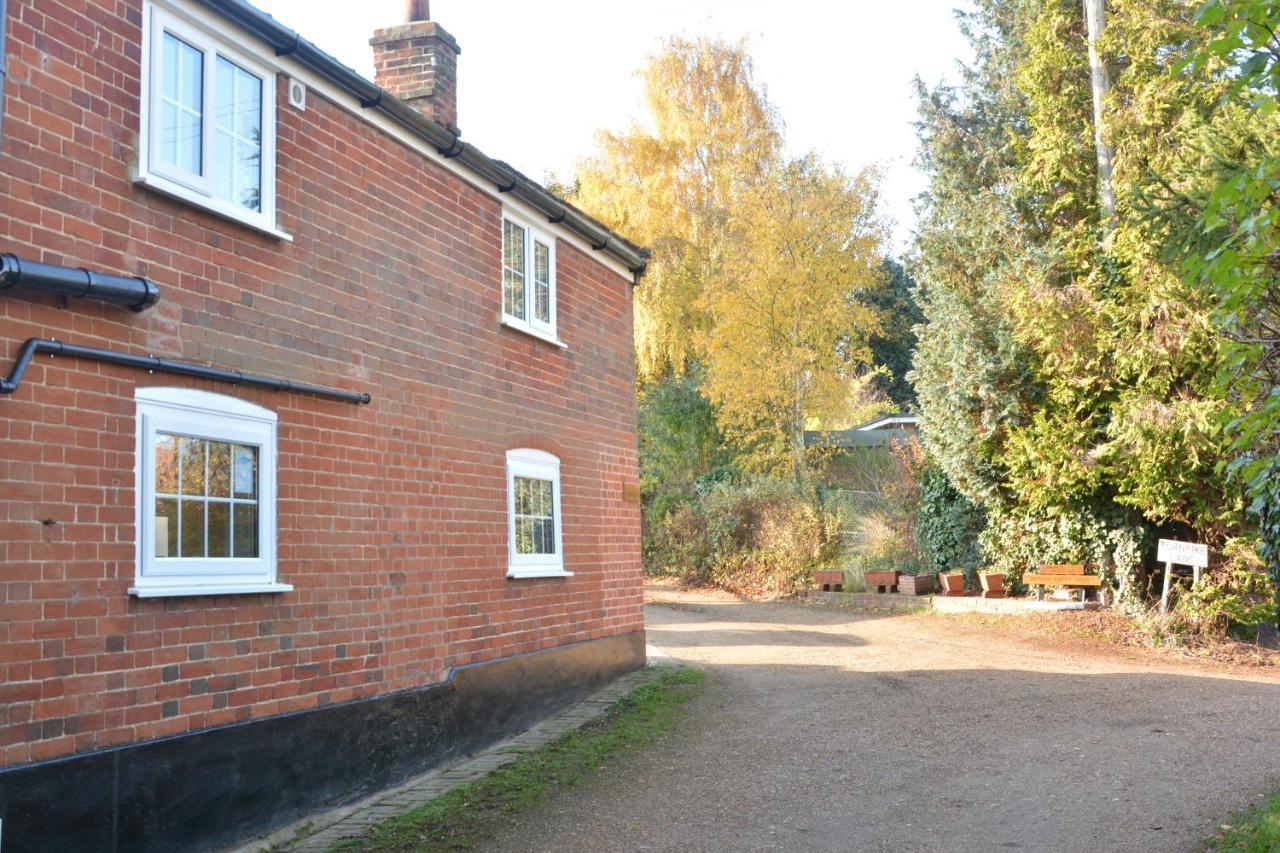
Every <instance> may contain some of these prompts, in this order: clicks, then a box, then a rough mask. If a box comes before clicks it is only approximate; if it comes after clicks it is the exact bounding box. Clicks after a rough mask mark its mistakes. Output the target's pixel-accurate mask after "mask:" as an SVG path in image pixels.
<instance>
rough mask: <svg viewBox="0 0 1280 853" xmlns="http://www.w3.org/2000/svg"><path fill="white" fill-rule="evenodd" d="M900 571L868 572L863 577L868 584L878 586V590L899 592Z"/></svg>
mask: <svg viewBox="0 0 1280 853" xmlns="http://www.w3.org/2000/svg"><path fill="white" fill-rule="evenodd" d="M899 574H900V573H899V572H866V573H864V574H863V575H862V579H863V580H864V581H866V582H867V586H873V587H875V588H876V592H897V591H898V575H899Z"/></svg>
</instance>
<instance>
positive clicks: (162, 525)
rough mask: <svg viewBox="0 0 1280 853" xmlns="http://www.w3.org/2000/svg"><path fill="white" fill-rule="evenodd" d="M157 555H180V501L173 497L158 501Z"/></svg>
mask: <svg viewBox="0 0 1280 853" xmlns="http://www.w3.org/2000/svg"><path fill="white" fill-rule="evenodd" d="M155 531H156V556H157V557H176V556H178V502H177V501H176V500H174V499H172V498H160V499H159V500H157V501H156V514H155Z"/></svg>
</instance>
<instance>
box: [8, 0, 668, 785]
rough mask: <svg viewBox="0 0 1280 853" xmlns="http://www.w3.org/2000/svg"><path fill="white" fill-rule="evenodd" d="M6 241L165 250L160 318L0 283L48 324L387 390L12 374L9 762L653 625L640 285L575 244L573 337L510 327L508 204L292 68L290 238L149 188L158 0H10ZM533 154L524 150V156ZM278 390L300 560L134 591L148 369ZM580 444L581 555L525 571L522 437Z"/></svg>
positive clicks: (96, 373)
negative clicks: (509, 460) (269, 571)
mask: <svg viewBox="0 0 1280 853" xmlns="http://www.w3.org/2000/svg"><path fill="white" fill-rule="evenodd" d="M9 14H10V22H9V45H8V47H9V55H8V65H9V76H8V81H7V84H6V98H5V102H4V104H5V112H6V115H5V121H4V126H3V127H4V138H3V140H2V142H0V200H2V202H0V251H7V252H13V253H15V254H18V255H20V256H24V257H30V258H33V259H37V260H42V261H47V262H51V263H60V264H67V265H73V266H86V267H91V268H95V269H100V270H103V271H109V272H115V273H119V274H125V275H144V276H147V277H149V278H151V279H152V280H153V281H155V282H156V283H157V284H158V285H159V286H160V288H161V295H162V298H161V302H160V304H159V305H157V306H156V307H155V308H154V309H152V310H150V311H148V312H145V313H142V314H134V313H131V312H129V311H126V310H122V309H117V308H112V307H109V306H104V305H99V304H96V303H90V302H87V301H85V302H74V303H72V304H71V305H70V306H68V307H59V306H58V305H56V304H54V303H53V302H52V301H51V300H45V301H27V300H21V299H17V298H11V297H2V298H0V357H3V358H4V359H5V363H4V367H3V368H0V369H3V370H5V371H7V369H8V368H7V365H8V364H9V363H10V362H11V361H12V359H13V358H14V356H15V355H16V354H17V350H18V347H19V346H20V345H21V343H22V341H23V340H25V339H26V338H29V337H33V336H38V337H49V338H58V339H61V340H67V341H71V342H75V343H80V344H86V345H90V346H99V347H107V348H112V349H118V350H126V351H129V352H135V353H150V354H156V355H161V356H167V357H174V358H181V359H187V360H191V361H197V362H201V363H207V364H212V365H217V366H222V367H230V368H236V369H241V370H245V371H250V372H257V373H265V374H270V375H276V376H284V377H289V378H294V379H298V380H301V381H305V382H311V383H316V384H324V385H333V386H338V387H342V388H350V389H354V390H361V391H368V392H369V393H370V394H372V396H373V402H372V403H371V404H370V405H368V406H355V405H351V404H348V403H341V402H332V401H327V400H322V399H318V398H311V397H306V396H301V395H293V394H286V393H271V392H268V391H257V390H253V389H247V388H234V387H231V386H227V385H218V384H215V383H211V382H204V381H199V380H190V379H185V378H182V377H174V376H160V375H156V376H151V375H148V374H147V373H146V372H144V371H139V370H131V369H128V368H123V367H117V366H112V365H105V364H96V363H89V362H82V361H76V360H73V359H63V358H53V359H50V358H48V357H45V356H41V357H39V358H38V359H37V360H36V361H35V362H33V364H32V366H31V368H30V369H29V371H28V373H27V376H26V378H25V379H24V381H23V383H22V386H21V387H20V388H19V389H18V391H17V392H16V393H14V394H13V395H12V396H10V397H7V398H0V566H3V572H0V763H2V764H3V765H6V766H8V765H14V764H19V763H24V762H29V761H33V760H38V759H46V758H51V757H55V756H62V755H67V754H70V753H75V752H82V751H85V750H90V749H94V748H99V747H104V746H108V745H112V744H120V743H128V742H135V741H141V740H147V739H151V738H156V737H160V736H164V735H169V734H175V733H179V732H184V731H190V730H193V729H199V728H204V727H209V726H219V725H224V724H228V723H233V722H235V721H239V720H246V719H250V718H257V717H262V716H266V715H271V714H278V713H283V712H289V711H295V710H300V709H306V708H314V707H318V706H322V705H326V704H329V703H335V702H341V701H344V700H348V699H352V698H356V697H364V696H370V695H375V694H381V693H385V692H389V691H394V690H399V689H402V688H408V687H416V686H422V685H428V684H433V683H436V682H439V681H441V680H442V679H443V678H444V677H445V675H446V673H447V672H448V671H449V670H450V668H452V667H455V666H459V665H463V664H469V663H474V662H479V661H485V660H491V659H495V658H500V657H506V656H510V655H515V654H520V653H524V652H531V651H535V650H539V649H544V648H549V647H553V646H557V645H561V644H564V643H567V642H574V641H582V640H589V639H595V638H599V637H606V636H614V635H618V634H625V633H628V632H632V631H636V630H640V629H641V628H642V616H641V603H640V590H639V577H640V558H639V511H638V507H637V506H636V505H635V504H633V503H628V502H625V501H624V500H623V486H624V485H627V484H631V483H634V482H635V481H636V479H637V469H636V464H637V463H636V439H635V402H634V394H633V387H634V368H633V362H632V355H631V329H632V317H631V301H630V300H631V293H630V290H631V286H630V282H629V281H628V280H627V279H625V278H623V277H621V276H619V275H618V274H617V273H615V272H613V271H612V270H610V269H609V268H608V267H606V266H605V265H603V264H601V263H599V262H598V261H597V260H595V259H594V258H592V257H590V256H588V255H587V254H585V253H583V252H581V251H579V250H578V249H577V248H575V246H574V245H573V244H571V243H569V242H567V241H565V240H561V241H560V242H559V244H558V246H557V252H556V256H557V260H558V277H557V281H558V309H559V334H560V337H561V338H562V339H563V340H564V341H565V343H566V344H567V349H560V348H557V347H554V346H551V345H548V344H547V343H545V342H542V341H538V340H535V339H533V338H530V337H528V336H526V335H523V334H522V333H520V332H518V331H514V330H511V329H506V328H503V327H501V326H500V325H499V323H498V317H499V311H500V304H501V286H500V281H501V277H500V251H501V212H502V208H501V203H500V201H498V200H496V199H495V197H494V196H493V195H490V194H489V192H486V191H483V190H481V189H479V188H478V187H477V186H474V185H472V184H469V183H467V182H466V181H464V180H462V179H461V178H459V177H457V176H456V175H454V174H453V173H451V172H449V171H448V170H446V169H445V168H444V167H442V166H440V165H438V164H436V163H434V162H431V161H429V160H427V159H426V158H424V157H423V156H421V155H420V154H419V153H417V152H414V151H412V150H409V149H408V148H406V147H405V146H403V145H402V144H400V143H398V142H397V141H395V140H393V139H391V138H389V137H388V136H386V135H384V134H382V133H380V132H379V131H378V130H376V129H375V128H373V127H371V126H370V125H369V124H368V123H366V122H364V121H362V120H360V118H358V117H357V116H355V115H353V114H352V113H351V112H349V111H348V110H347V109H344V108H341V107H339V106H337V105H335V104H333V103H330V102H329V101H327V100H326V99H325V98H324V97H323V96H322V95H321V94H320V93H318V92H315V91H312V92H311V94H310V97H309V99H308V103H307V107H306V110H305V111H299V110H296V109H293V108H291V107H290V106H289V105H288V101H287V97H286V94H285V86H286V83H287V80H286V77H285V76H284V75H281V76H280V78H279V79H278V80H277V83H278V91H277V93H276V98H277V110H278V112H277V115H278V118H277V122H278V133H277V136H278V144H277V147H278V155H277V159H278V167H277V170H278V179H277V193H278V201H277V209H278V221H279V225H280V227H281V228H282V229H283V230H284V231H286V232H288V233H290V234H291V235H292V236H293V241H292V242H285V241H280V240H277V239H274V238H271V237H267V236H264V235H261V234H258V233H257V232H254V231H251V230H248V229H246V228H244V227H242V226H240V225H237V224H235V223H233V222H230V221H228V220H225V219H222V218H220V217H217V216H215V215H212V214H209V213H206V212H203V211H202V210H200V209H198V208H195V207H192V206H189V205H185V204H182V203H178V202H175V201H171V200H169V199H167V198H165V197H163V196H160V195H157V194H155V193H153V192H151V191H149V190H146V189H144V188H141V187H138V186H136V185H134V184H133V183H132V182H131V180H130V162H131V161H132V160H134V159H135V158H136V156H137V130H138V113H139V91H140V88H139V74H140V63H141V36H142V33H141V27H142V3H141V0H80V2H76V3H69V2H46V0H10V3H9ZM510 153H511V154H513V155H516V154H518V152H510ZM150 385H165V386H179V385H181V386H185V387H191V388H199V389H203V390H207V391H212V392H216V393H221V394H228V395H232V396H237V397H241V398H244V399H246V400H249V401H252V402H254V403H256V404H258V405H262V406H265V407H267V408H269V409H272V410H273V411H275V412H277V413H278V415H279V473H278V539H279V548H278V554H279V579H280V580H281V581H282V582H285V583H289V584H293V586H294V588H295V589H294V591H293V592H291V593H284V594H279V595H235V596H230V595H226V596H216V597H200V598H176V599H154V600H139V599H136V598H131V597H130V596H129V595H128V594H127V592H126V590H127V588H128V587H129V586H130V585H131V584H132V582H133V579H134V572H135V555H134V550H135V546H134V536H135V531H134V501H135V494H134V473H133V472H134V464H135V460H134V440H135V439H134V436H135V417H134V400H133V394H134V390H135V389H136V388H137V387H140V386H150ZM515 447H535V448H540V449H543V450H547V451H550V452H552V453H554V454H556V455H557V456H559V457H560V460H561V465H562V486H563V497H562V501H563V512H564V518H563V536H564V551H565V564H566V568H567V569H568V570H569V571H571V572H574V573H575V574H574V576H573V577H570V578H557V579H541V580H519V581H513V580H508V579H507V578H506V568H507V519H506V480H505V453H506V451H507V450H509V449H511V448H515Z"/></svg>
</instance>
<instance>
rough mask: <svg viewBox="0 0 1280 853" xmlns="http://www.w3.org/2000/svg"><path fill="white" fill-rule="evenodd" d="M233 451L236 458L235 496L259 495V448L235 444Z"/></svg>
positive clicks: (251, 496) (248, 496)
mask: <svg viewBox="0 0 1280 853" xmlns="http://www.w3.org/2000/svg"><path fill="white" fill-rule="evenodd" d="M231 452H232V455H233V456H234V458H235V465H234V477H235V497H237V498H256V497H258V448H256V447H246V446H244V445H243V444H233V445H232V446H231Z"/></svg>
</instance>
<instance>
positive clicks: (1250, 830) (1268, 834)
mask: <svg viewBox="0 0 1280 853" xmlns="http://www.w3.org/2000/svg"><path fill="white" fill-rule="evenodd" d="M1205 849H1206V850H1210V851H1213V853H1273V851H1276V850H1280V793H1276V794H1274V795H1273V796H1272V797H1271V799H1269V800H1267V801H1266V802H1265V803H1262V804H1261V805H1258V806H1255V807H1253V808H1251V809H1249V810H1247V811H1244V812H1241V813H1240V814H1238V815H1236V816H1235V817H1233V818H1231V819H1230V820H1228V821H1227V822H1226V823H1224V824H1223V825H1222V827H1221V829H1220V831H1219V832H1218V834H1217V835H1215V836H1213V837H1212V838H1210V839H1208V840H1207V841H1205Z"/></svg>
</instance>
